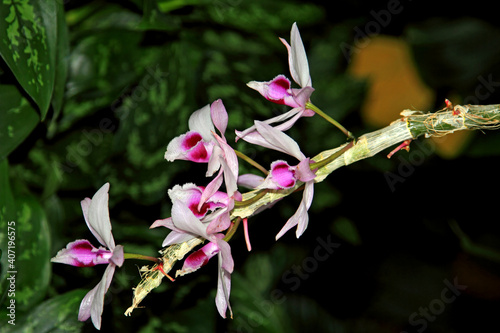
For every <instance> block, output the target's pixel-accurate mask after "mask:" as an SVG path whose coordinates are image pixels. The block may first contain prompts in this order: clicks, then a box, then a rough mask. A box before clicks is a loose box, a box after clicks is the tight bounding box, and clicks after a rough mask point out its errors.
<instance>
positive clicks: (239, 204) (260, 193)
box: [234, 189, 269, 207]
mask: <svg viewBox="0 0 500 333" xmlns="http://www.w3.org/2000/svg"><path fill="white" fill-rule="evenodd" d="M267 192H269V191H268V190H267V189H263V190H259V191H258V193H257V194H256V195H254V196H253V197H251V198H250V199H248V200H243V201H236V200H235V201H234V207H244V206H248V205H251V204H253V203H254V202H257V201H258V200H259V199H260V198H262V197H263V196H265V195H266V194H267Z"/></svg>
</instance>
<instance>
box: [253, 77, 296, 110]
mask: <svg viewBox="0 0 500 333" xmlns="http://www.w3.org/2000/svg"><path fill="white" fill-rule="evenodd" d="M247 86H248V87H250V88H252V89H254V90H257V91H258V92H259V93H260V94H261V95H262V96H264V98H265V99H267V100H268V101H271V102H273V103H276V104H282V105H288V106H291V107H292V108H296V107H300V106H301V105H299V104H297V102H296V100H295V97H294V96H293V94H292V90H291V89H290V80H288V79H287V78H286V77H285V76H284V75H281V74H280V75H278V76H276V77H275V78H274V79H272V80H271V81H267V82H258V81H251V82H248V83H247Z"/></svg>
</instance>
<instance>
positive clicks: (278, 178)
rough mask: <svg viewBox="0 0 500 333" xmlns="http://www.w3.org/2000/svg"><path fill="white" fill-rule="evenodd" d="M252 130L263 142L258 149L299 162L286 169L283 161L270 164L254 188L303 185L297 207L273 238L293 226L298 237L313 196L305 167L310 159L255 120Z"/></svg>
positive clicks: (290, 141) (311, 173) (311, 175)
mask: <svg viewBox="0 0 500 333" xmlns="http://www.w3.org/2000/svg"><path fill="white" fill-rule="evenodd" d="M255 127H256V130H257V131H258V132H259V135H260V136H261V137H262V140H264V142H261V145H262V146H264V147H267V148H271V149H274V150H277V151H281V152H284V153H286V154H288V155H291V156H293V157H295V158H297V159H298V160H299V164H298V165H297V166H290V165H289V164H288V163H287V162H285V161H275V162H273V163H272V164H271V171H270V172H269V175H268V176H267V177H266V179H265V180H264V181H263V182H262V183H261V184H259V185H258V186H257V188H269V189H285V188H292V187H293V186H295V184H296V182H297V181H301V182H304V193H303V195H302V201H301V202H300V205H299V208H298V209H297V211H296V212H295V214H294V215H293V216H292V217H291V218H290V219H289V220H288V221H287V222H286V224H285V225H284V226H283V228H282V229H281V230H280V232H279V233H278V234H277V235H276V239H279V238H280V237H281V236H283V235H284V234H285V233H286V232H287V231H288V230H290V229H291V228H293V227H294V226H297V230H296V236H297V238H299V237H300V236H301V235H302V234H303V233H304V231H305V229H306V228H307V225H308V222H309V215H308V214H307V211H308V210H309V207H311V203H312V199H313V195H314V178H315V177H316V175H315V173H314V171H312V170H311V169H310V167H309V164H310V159H309V158H306V157H305V156H304V154H303V153H302V152H301V151H300V148H299V145H298V144H297V142H295V140H293V139H292V138H291V137H289V136H288V135H286V134H285V133H283V132H281V131H280V130H278V129H276V128H275V127H272V126H270V125H268V124H266V123H264V122H261V121H255Z"/></svg>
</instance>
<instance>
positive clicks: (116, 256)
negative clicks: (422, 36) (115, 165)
mask: <svg viewBox="0 0 500 333" xmlns="http://www.w3.org/2000/svg"><path fill="white" fill-rule="evenodd" d="M108 191H109V183H106V184H104V185H103V186H102V187H101V188H100V189H99V190H98V191H97V192H96V193H95V194H94V196H93V197H92V199H90V198H85V199H84V200H82V202H81V206H82V211H83V217H84V218H85V222H86V223H87V226H88V228H89V229H90V232H92V234H93V235H94V237H95V238H96V239H97V240H98V241H99V243H101V245H103V246H105V247H106V248H107V249H106V248H104V247H99V248H98V249H97V248H95V247H94V246H93V245H92V244H91V243H90V242H89V241H88V240H85V239H81V240H76V241H74V242H71V243H69V244H68V245H67V246H66V248H64V249H62V250H60V251H59V252H58V253H57V254H56V256H55V257H54V258H52V259H51V261H52V262H57V263H62V264H68V265H73V266H77V267H91V266H94V265H98V264H108V267H107V268H106V270H105V272H104V275H103V277H102V279H101V281H100V282H99V283H98V284H97V285H96V286H95V287H94V288H93V289H92V290H91V291H89V292H88V293H87V295H85V297H84V298H83V300H82V303H81V304H80V311H79V313H78V320H80V321H85V320H87V319H89V318H90V317H92V323H93V324H94V326H95V327H96V328H97V329H100V328H101V316H102V311H103V307H104V295H105V294H106V291H107V290H108V289H109V286H110V284H111V280H112V279H113V275H114V272H115V268H116V266H118V267H121V266H122V265H123V261H124V255H123V246H121V245H116V246H115V241H114V239H113V234H112V233H111V222H110V219H109V210H108V200H109V197H108Z"/></svg>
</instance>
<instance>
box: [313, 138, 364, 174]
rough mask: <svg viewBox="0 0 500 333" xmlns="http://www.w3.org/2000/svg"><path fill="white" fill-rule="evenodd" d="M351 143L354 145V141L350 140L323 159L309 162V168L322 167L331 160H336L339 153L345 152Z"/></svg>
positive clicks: (350, 146)
mask: <svg viewBox="0 0 500 333" xmlns="http://www.w3.org/2000/svg"><path fill="white" fill-rule="evenodd" d="M353 145H354V141H351V142H349V143H348V144H347V145H346V146H345V147H343V148H342V149H340V150H339V151H337V152H335V154H332V155H330V156H328V157H327V158H325V159H324V160H321V161H318V162H315V163H311V164H309V167H310V168H311V170H314V169H316V168H317V169H319V168H322V167H324V166H325V165H327V164H330V163H331V162H333V161H334V160H336V159H337V158H338V157H339V156H340V155H342V154H343V153H345V152H346V151H348V150H349V149H351V148H352V146H353Z"/></svg>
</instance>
